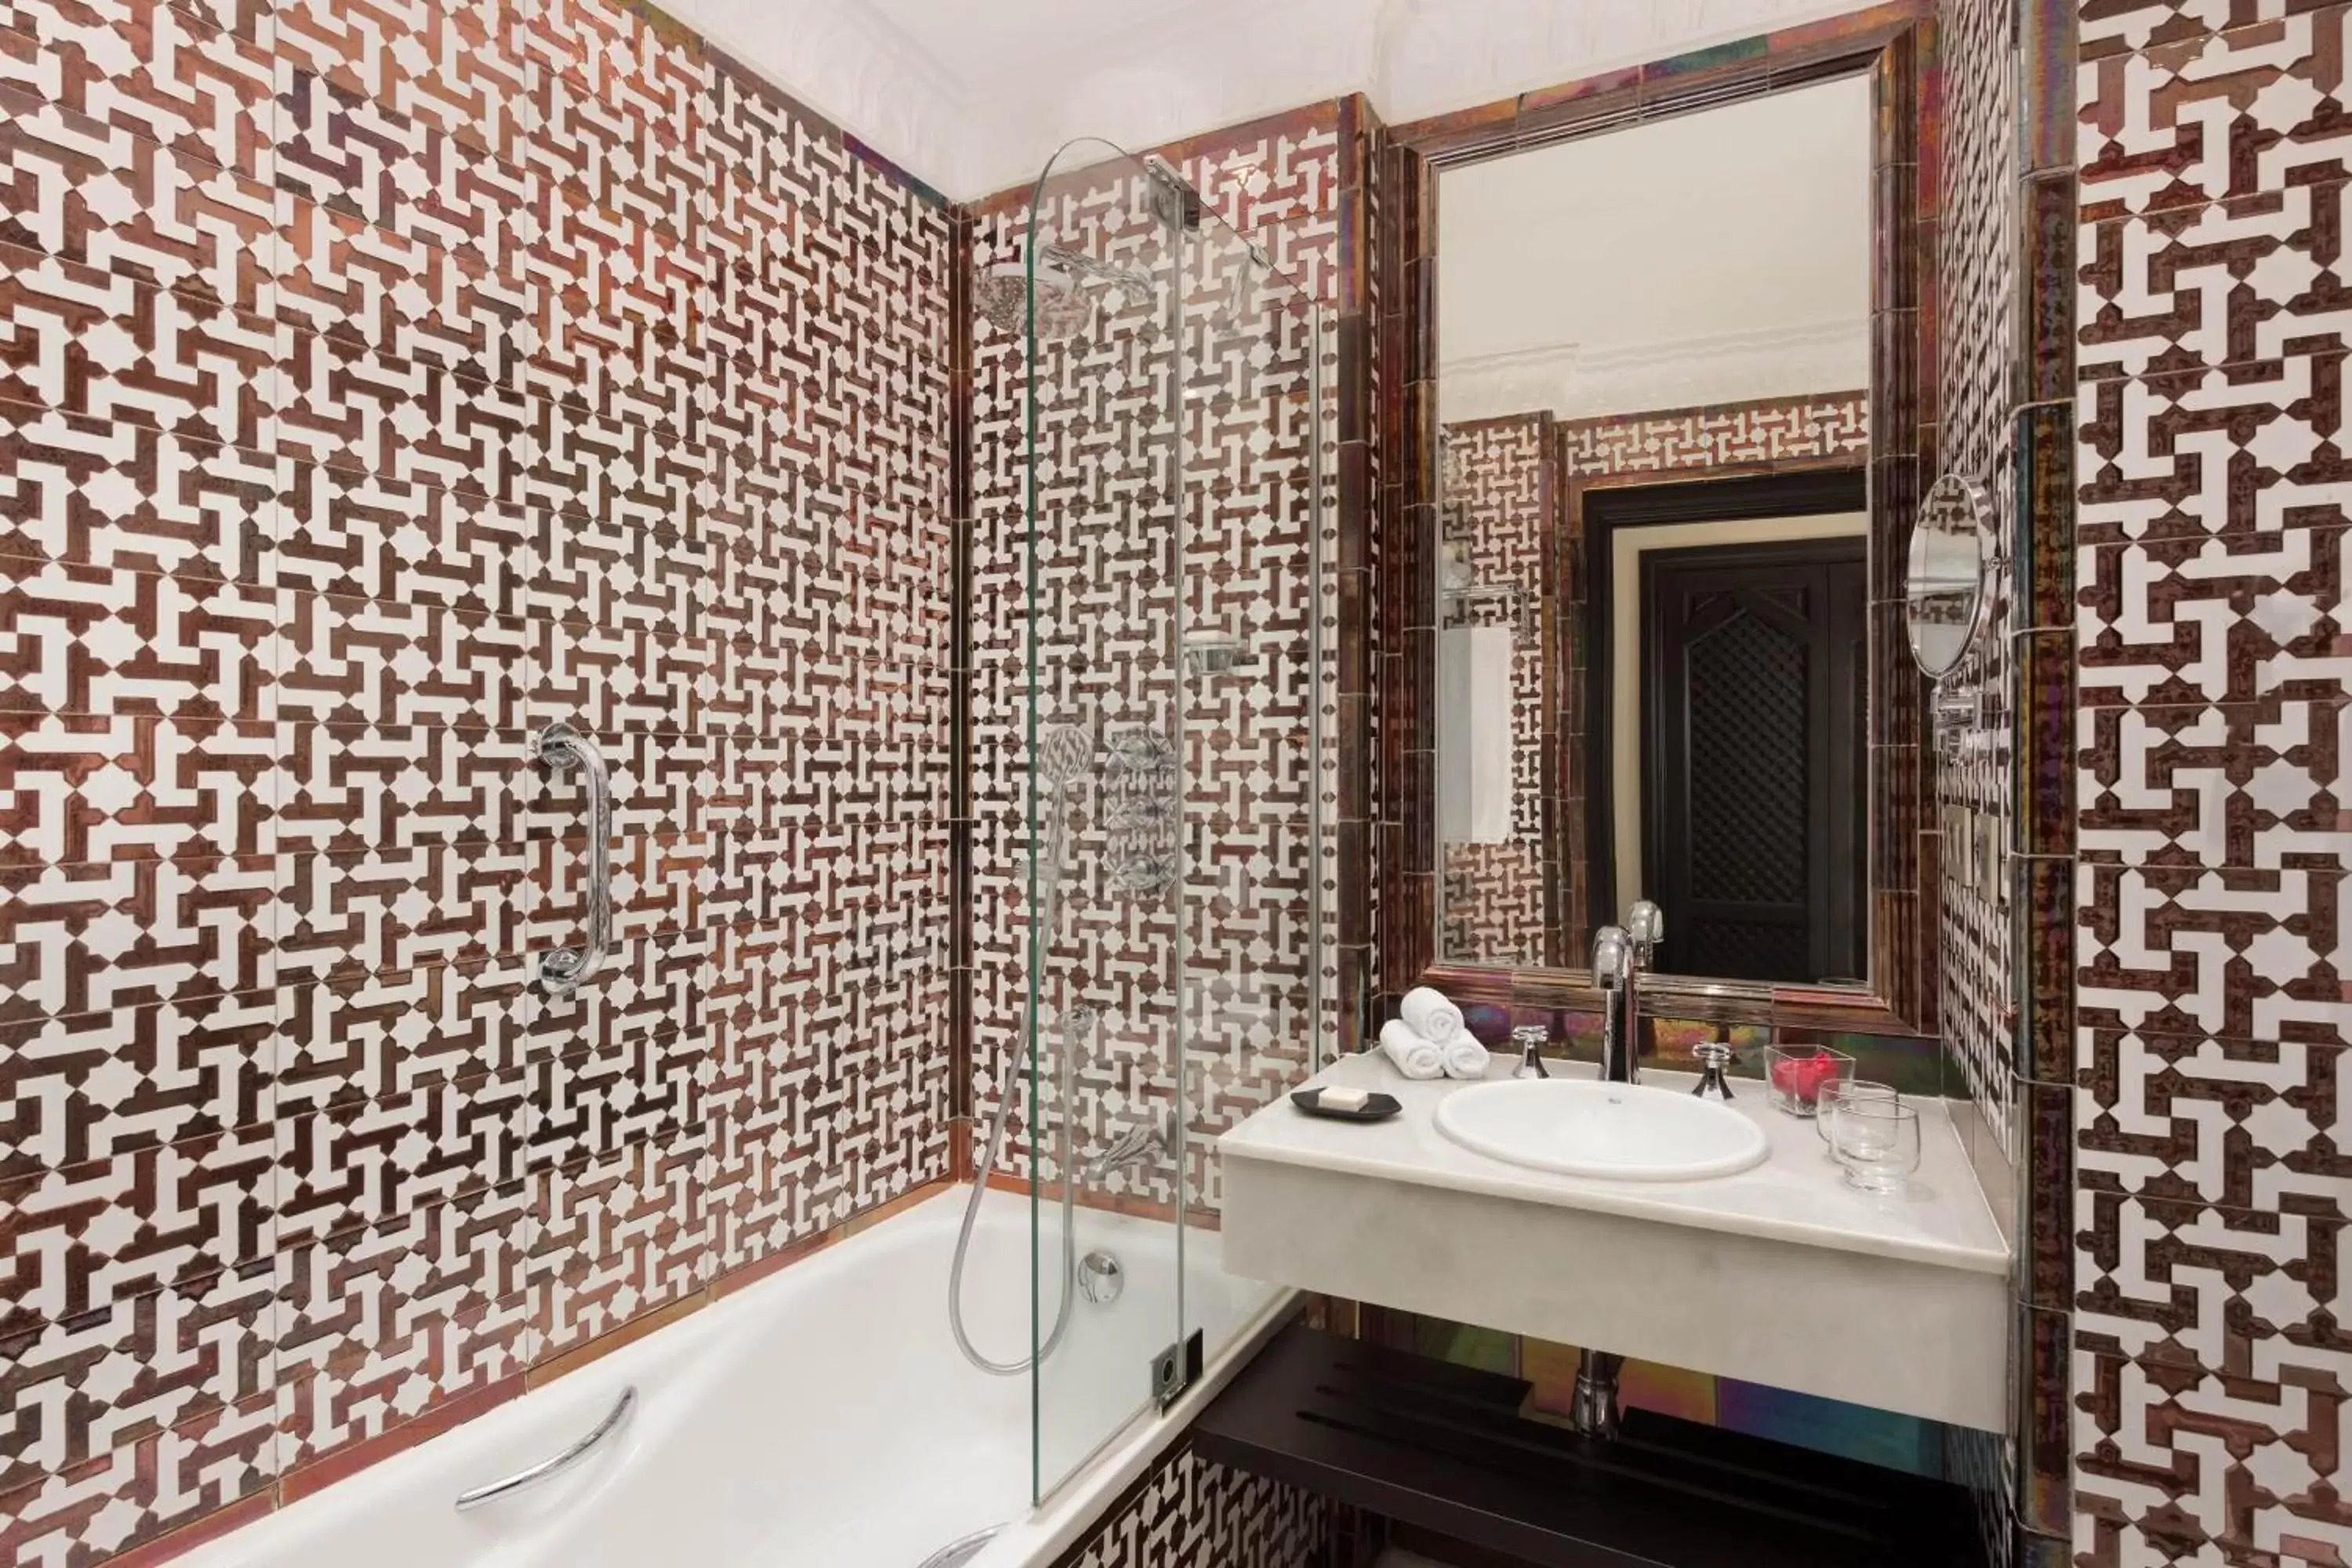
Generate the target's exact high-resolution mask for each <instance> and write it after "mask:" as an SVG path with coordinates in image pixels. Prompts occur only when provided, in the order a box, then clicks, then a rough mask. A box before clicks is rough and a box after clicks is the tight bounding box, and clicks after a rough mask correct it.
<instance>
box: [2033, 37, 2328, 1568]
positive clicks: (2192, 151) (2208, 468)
mask: <svg viewBox="0 0 2352 1568" xmlns="http://www.w3.org/2000/svg"><path fill="white" fill-rule="evenodd" d="M2346 27H2347V14H2346V11H2345V8H2344V7H2341V6H2322V7H2302V6H2281V5H2206V4H2193V3H2192V4H2158V3H2153V0H2151V3H2147V4H2137V5H2133V4H2120V3H2119V4H2113V5H2085V6H2084V7H2083V8H2082V11H2081V37H2082V61H2081V68H2080V72H2079V100H2080V104H2081V110H2080V121H2079V125H2078V151H2079V156H2080V160H2081V163H2080V205H2079V207H2078V210H2077V215H2076V216H2077V219H2078V223H2077V228H2076V244H2077V258H2078V261H2079V264H2080V269H2079V272H2078V288H2077V292H2076V300H2077V318H2078V321H2079V322H2080V333H2079V336H2080V342H2079V348H2078V363H2079V368H2080V374H2081V382H2080V386H2079V390H2078V394H2077V400H2076V418H2077V430H2078V437H2077V441H2076V446H2075V467H2076V478H2077V483H2078V486H2079V490H2078V494H2079V500H2080V511H2079V522H2080V533H2079V553H2078V557H2077V560H2076V563H2075V573H2074V586H2075V600H2074V603H2075V620H2074V637H2075V646H2076V649H2077V654H2078V661H2079V676H2078V679H2079V704H2078V708H2077V711H2076V713H2075V740H2076V746H2077V766H2076V794H2077V799H2078V803H2079V808H2080V816H2079V819H2078V820H2079V828H2080V836H2081V837H2080V865H2079V868H2078V871H2077V879H2076V889H2075V902H2076V905H2077V908H2078V910H2079V911H2080V912H2079V915H2078V920H2077V931H2076V937H2077V952H2076V957H2077V965H2078V967H2077V992H2076V999H2077V1007H2078V1018H2077V1025H2076V1029H2075V1038H2076V1058H2075V1063H2076V1078H2077V1084H2078V1089H2077V1100H2076V1127H2075V1140H2076V1142H2075V1152H2076V1167H2077V1195H2076V1209H2077V1214H2076V1225H2077V1231H2078V1236H2077V1256H2076V1264H2075V1288H2076V1296H2075V1314H2074V1464H2075V1470H2076V1483H2075V1494H2076V1517H2075V1525H2074V1546H2075V1550H2076V1552H2077V1554H2078V1559H2079V1560H2080V1561H2082V1562H2084V1563H2095V1564H2099V1565H2102V1568H2104V1565H2105V1564H2110V1563H2112V1564H2118V1565H2121V1564H2137V1563H2174V1562H2179V1563H2255V1562H2275V1563H2325V1562H2330V1561H2336V1560H2338V1559H2341V1558H2342V1557H2344V1556H2345V1555H2346V1554H2347V1552H2352V1517H2347V1514H2346V1512H2345V1510H2344V1508H2343V1505H2342V1501H2341V1499H2340V1496H2339V1495H2338V1488H2339V1487H2340V1486H2341V1485H2342V1481H2343V1474H2342V1468H2341V1456H2342V1453H2343V1450H2344V1436H2345V1433H2344V1429H2343V1412H2344V1409H2345V1405H2346V1401H2345V1398H2344V1388H2343V1380H2344V1377H2345V1375H2346V1368H2345V1357H2344V1346H2343V1344H2342V1342H2341V1335H2340V1333H2339V1332H2338V1331H2337V1329H2336V1320H2337V1317H2338V1314H2339V1313H2340V1310H2341V1308H2340V1304H2339V1303H2338V1302H2337V1300H2336V1293H2337V1292H2336V1272H2337V1270H2336V1238H2337V1237H2338V1235H2339V1233H2340V1232H2341V1230H2342V1228H2343V1226H2344V1224H2345V1215H2344V1196H2345V1192H2346V1180H2347V1174H2352V1172H2347V1165H2346V1163H2345V1157H2344V1155H2343V1153H2342V1152H2341V1149H2340V1143H2341V1141H2342V1138H2343V1135H2344V1133H2343V1106H2344V1100H2343V1097H2342V1095H2341V1093H2340V1092H2339V1090H2340V1082H2339V1079H2340V1072H2341V1069H2342V1067H2343V1058H2344V1051H2345V1047H2344V1035H2345V1028H2346V1026H2347V1021H2352V1020H2347V1014H2346V1011H2345V1001H2344V991H2345V987H2344V984H2343V980H2342V977H2341V973H2340V971H2341V966H2342V965H2343V963H2344V962H2345V960H2344V957H2343V954H2342V951H2341V950H2342V940H2341V932H2342V931H2343V930H2344V925H2345V909H2344V888H2345V858H2346V854H2347V846H2352V839H2347V836H2346V834H2345V833H2344V831H2343V829H2342V814H2341V812H2340V810H2339V807H2338V804H2337V800H2338V795H2339V792H2340V785H2339V783H2338V780H2337V773H2338V758H2339V756H2340V754H2341V752H2342V747H2343V742H2344V731H2343V719H2344V714H2345V712H2346V702H2345V695H2344V694H2345V689H2346V684H2347V676H2352V668H2347V665H2346V663H2345V659H2344V637H2343V635H2342V633H2341V631H2340V630H2339V626H2338V622H2339V618H2340V616H2341V614H2342V611H2341V607H2340V596H2341V595H2340V586H2339V584H2340V582H2341V579H2342V576H2343V572H2344V565H2345V553H2344V542H2345V539H2346V537H2347V531H2346V528H2345V522H2346V519H2345V514H2344V511H2343V507H2342V495H2341V493H2340V492H2341V489H2342V487H2341V486H2340V484H2338V483H2336V480H2335V479H2334V477H2333V476H2334V474H2335V470H2336V467H2337V466H2338V465H2339V463H2340V458H2338V455H2337V451H2336V446H2337V442H2338V439H2339V437H2338V432H2337V428H2336V427H2337V425H2338V424H2339V422H2340V420H2339V416H2338V412H2337V409H2336V403H2337V395H2336V383H2337V380H2338V372H2339V370H2340V361H2341V359H2342V357H2343V353H2344V350H2345V347H2346V344H2345V342H2344V321H2343V319H2342V312H2341V311H2340V310H2336V309H2335V308H2334V306H2333V304H2332V303H2331V301H2332V300H2333V298H2334V296H2335V294H2336V293H2337V292H2339V291H2340V289H2339V285H2338V283H2337V281H2336V273H2337V270H2338V268H2339V267H2340V258H2338V256H2337V254H2336V252H2337V250H2338V248H2339V247H2338V246H2337V245H2336V242H2335V241H2334V240H2333V239H2332V238H2331V236H2332V235H2333V234H2334V233H2335V232H2336V229H2337V228H2338V227H2339V226H2340V223H2341V218H2342V216H2343V215H2342V211H2341V200H2342V195H2343V191H2344V188H2345V186H2344V182H2345V178H2346V169H2345V167H2344V164H2343V160H2342V156H2341V153H2342V147H2341V142H2342V138H2341V135H2340V133H2339V131H2338V122H2339V121H2340V120H2341V118H2342V101H2343V92H2344V68H2343V58H2344V43H2345V33H2346Z"/></svg>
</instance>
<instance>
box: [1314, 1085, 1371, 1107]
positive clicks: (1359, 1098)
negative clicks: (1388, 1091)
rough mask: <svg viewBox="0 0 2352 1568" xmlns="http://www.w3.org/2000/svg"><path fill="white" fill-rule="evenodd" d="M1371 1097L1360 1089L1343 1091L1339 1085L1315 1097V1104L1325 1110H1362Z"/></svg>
mask: <svg viewBox="0 0 2352 1568" xmlns="http://www.w3.org/2000/svg"><path fill="white" fill-rule="evenodd" d="M1370 1098H1371V1096H1370V1094H1368V1093H1367V1092H1365V1091H1364V1090H1363V1089H1341V1088H1339V1087H1338V1086H1337V1085H1333V1086H1332V1087H1330V1088H1328V1089H1324V1091H1323V1092H1322V1093H1320V1094H1318V1095H1317V1096H1316V1097H1315V1103H1316V1104H1317V1105H1318V1106H1320V1107H1321V1108H1322V1109H1324V1110H1363V1109H1364V1101H1366V1100H1370Z"/></svg>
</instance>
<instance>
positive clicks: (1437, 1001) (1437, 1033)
mask: <svg viewBox="0 0 2352 1568" xmlns="http://www.w3.org/2000/svg"><path fill="white" fill-rule="evenodd" d="M1397 1016H1398V1017H1400V1018H1402V1019H1403V1020H1404V1021H1405V1022H1406V1023H1408V1024H1411V1025H1412V1032H1413V1033H1414V1034H1416V1035H1419V1036H1420V1037H1422V1038H1423V1039H1424V1040H1427V1041H1428V1042H1429V1043H1430V1044H1431V1045H1433V1046H1446V1045H1451V1044H1453V1043H1454V1037H1455V1036H1457V1035H1459V1034H1461V1033H1462V1009H1461V1008H1459V1007H1456V1006H1455V1005H1454V1004H1453V1003H1451V1002H1448V1001H1447V1000H1446V999H1445V996H1444V993H1443V992H1438V991H1433V990H1431V989H1430V988H1429V987H1428V986H1426V985H1416V986H1414V987H1413V988H1412V990H1410V991H1408V992H1406V993H1405V994H1404V1000H1403V1001H1402V1002H1401V1003H1399V1004H1398V1005H1397Z"/></svg>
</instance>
